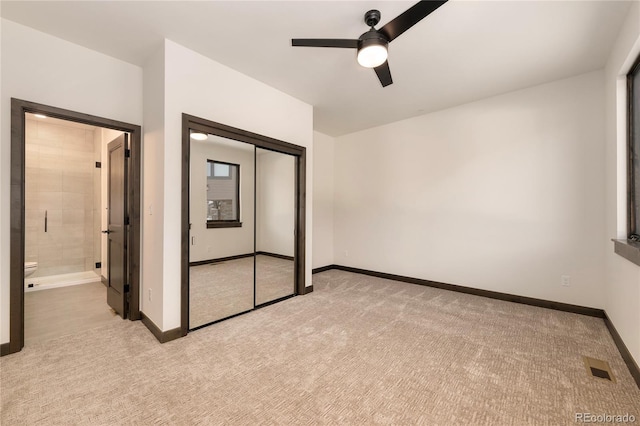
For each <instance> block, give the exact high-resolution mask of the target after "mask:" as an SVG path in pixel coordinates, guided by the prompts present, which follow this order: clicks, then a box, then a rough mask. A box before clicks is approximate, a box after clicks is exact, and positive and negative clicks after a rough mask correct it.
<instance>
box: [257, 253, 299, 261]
mask: <svg viewBox="0 0 640 426" xmlns="http://www.w3.org/2000/svg"><path fill="white" fill-rule="evenodd" d="M258 254H261V255H263V256H271V257H277V258H278V259H284V260H291V261H293V260H294V259H295V258H294V257H293V256H285V255H284V254H277V253H270V252H268V251H257V252H256V255H258Z"/></svg>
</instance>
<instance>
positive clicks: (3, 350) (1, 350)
mask: <svg viewBox="0 0 640 426" xmlns="http://www.w3.org/2000/svg"><path fill="white" fill-rule="evenodd" d="M10 353H12V352H11V349H10V346H9V342H7V343H3V344H1V345H0V356H5V355H9V354H10Z"/></svg>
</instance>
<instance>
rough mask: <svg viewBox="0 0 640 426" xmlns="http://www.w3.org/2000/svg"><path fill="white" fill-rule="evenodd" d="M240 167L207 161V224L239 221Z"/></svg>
mask: <svg viewBox="0 0 640 426" xmlns="http://www.w3.org/2000/svg"><path fill="white" fill-rule="evenodd" d="M239 176H240V165H239V164H232V163H225V162H222V161H215V160H207V223H216V222H239V221H240V202H239V201H240V179H239Z"/></svg>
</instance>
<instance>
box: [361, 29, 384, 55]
mask: <svg viewBox="0 0 640 426" xmlns="http://www.w3.org/2000/svg"><path fill="white" fill-rule="evenodd" d="M372 45H378V46H385V47H387V46H388V45H389V40H387V38H386V37H385V36H384V35H382V34H380V33H379V32H378V30H375V29H373V28H372V29H370V30H369V31H367V32H366V33H364V34H362V35H361V36H360V37H359V38H358V50H361V49H364V48H365V47H367V46H372Z"/></svg>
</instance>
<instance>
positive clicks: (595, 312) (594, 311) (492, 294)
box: [331, 265, 604, 318]
mask: <svg viewBox="0 0 640 426" xmlns="http://www.w3.org/2000/svg"><path fill="white" fill-rule="evenodd" d="M331 269H337V270H340V271H346V272H354V273H356V274H363V275H369V276H371V277H377V278H384V279H387V280H394V281H401V282H405V283H409V284H418V285H424V286H427V287H435V288H440V289H442V290H449V291H456V292H458V293H466V294H472V295H474V296H481V297H488V298H490V299H497V300H504V301H507V302H514V303H522V304H524V305H531V306H537V307H539V308H547V309H554V310H556V311H563V312H571V313H574V314H580V315H586V316H590V317H596V318H604V311H603V310H602V309H598V308H589V307H586V306H579V305H571V304H569V303H562V302H554V301H551V300H544V299H536V298H533V297H525V296H518V295H515V294H509V293H501V292H499V291H491V290H482V289H479V288H473V287H465V286H461V285H455V284H447V283H441V282H438V281H431V280H423V279H420V278H412V277H406V276H403V275H395V274H387V273H385V272H376V271H369V270H367V269H360V268H352V267H350V266H342V265H333V267H332V268H331Z"/></svg>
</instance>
